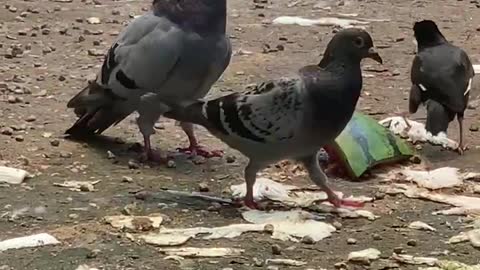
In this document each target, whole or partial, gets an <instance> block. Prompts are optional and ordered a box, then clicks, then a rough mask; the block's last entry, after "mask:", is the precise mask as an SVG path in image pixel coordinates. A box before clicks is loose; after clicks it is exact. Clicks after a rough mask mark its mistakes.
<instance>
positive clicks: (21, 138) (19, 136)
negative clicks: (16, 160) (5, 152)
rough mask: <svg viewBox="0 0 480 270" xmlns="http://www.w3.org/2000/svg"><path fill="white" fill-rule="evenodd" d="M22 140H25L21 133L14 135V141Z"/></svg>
mask: <svg viewBox="0 0 480 270" xmlns="http://www.w3.org/2000/svg"><path fill="white" fill-rule="evenodd" d="M24 140H25V138H23V136H22V135H17V136H15V141H17V142H23V141H24Z"/></svg>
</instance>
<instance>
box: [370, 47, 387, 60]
mask: <svg viewBox="0 0 480 270" xmlns="http://www.w3.org/2000/svg"><path fill="white" fill-rule="evenodd" d="M367 57H368V58H371V59H373V60H375V61H377V62H378V63H380V64H383V60H382V57H380V55H379V54H378V53H377V51H375V49H374V48H373V47H371V48H370V49H368V54H367Z"/></svg>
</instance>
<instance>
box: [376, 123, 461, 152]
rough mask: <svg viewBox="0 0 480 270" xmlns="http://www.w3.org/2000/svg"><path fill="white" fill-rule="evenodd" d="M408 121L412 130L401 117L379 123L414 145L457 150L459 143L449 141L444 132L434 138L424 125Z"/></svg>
mask: <svg viewBox="0 0 480 270" xmlns="http://www.w3.org/2000/svg"><path fill="white" fill-rule="evenodd" d="M407 121H408V124H410V128H409V127H408V125H407V123H406V122H405V119H404V118H403V117H401V116H394V117H389V118H386V119H383V120H381V121H380V122H379V123H380V124H381V125H383V126H385V127H387V128H389V129H390V130H391V131H392V132H393V133H395V134H397V135H400V136H401V137H402V138H408V140H409V141H411V142H412V143H417V142H429V143H431V144H433V145H441V146H442V147H444V148H447V149H456V148H457V146H458V143H457V142H456V141H454V140H452V139H449V138H448V137H447V134H445V133H444V132H440V133H439V134H438V135H436V136H433V135H432V134H431V133H430V132H427V130H426V129H425V125H424V124H422V123H419V122H416V121H413V120H409V119H407Z"/></svg>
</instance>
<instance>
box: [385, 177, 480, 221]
mask: <svg viewBox="0 0 480 270" xmlns="http://www.w3.org/2000/svg"><path fill="white" fill-rule="evenodd" d="M380 191H381V192H384V193H386V194H404V195H405V196H407V197H408V198H417V199H418V198H420V199H427V200H430V201H434V202H439V203H444V204H448V205H453V206H455V207H454V208H451V209H447V210H441V211H436V212H434V213H433V214H442V215H479V214H480V198H479V197H469V196H463V195H450V194H444V193H438V192H432V191H429V190H427V189H425V188H419V187H417V186H413V185H406V184H392V185H390V186H384V187H381V188H380Z"/></svg>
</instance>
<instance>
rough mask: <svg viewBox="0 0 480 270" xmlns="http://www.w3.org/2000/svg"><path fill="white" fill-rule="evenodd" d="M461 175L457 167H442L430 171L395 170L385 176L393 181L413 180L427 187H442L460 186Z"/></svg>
mask: <svg viewBox="0 0 480 270" xmlns="http://www.w3.org/2000/svg"><path fill="white" fill-rule="evenodd" d="M462 176H463V175H462V174H461V173H459V171H458V168H453V167H443V168H438V169H435V170H432V171H421V170H412V169H408V168H407V169H401V170H396V171H393V172H391V173H389V175H388V176H387V179H391V180H393V181H404V182H415V183H416V184H417V185H419V186H420V187H424V188H428V189H434V190H435V189H442V188H451V187H457V186H461V185H462V184H463V177H462Z"/></svg>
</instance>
